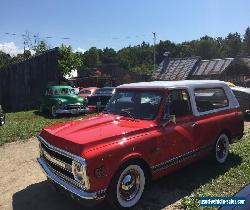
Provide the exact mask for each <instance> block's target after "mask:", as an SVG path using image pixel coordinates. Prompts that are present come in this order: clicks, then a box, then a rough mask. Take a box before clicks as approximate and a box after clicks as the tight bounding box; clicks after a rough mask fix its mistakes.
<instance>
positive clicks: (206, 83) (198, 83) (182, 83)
mask: <svg viewBox="0 0 250 210" xmlns="http://www.w3.org/2000/svg"><path fill="white" fill-rule="evenodd" d="M214 86H217V87H221V86H227V85H226V83H225V82H223V81H219V80H179V81H152V82H137V83H130V84H124V85H120V86H118V87H117V88H173V87H190V88H200V87H214ZM227 87H228V86H227Z"/></svg>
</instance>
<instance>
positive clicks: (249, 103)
mask: <svg viewBox="0 0 250 210" xmlns="http://www.w3.org/2000/svg"><path fill="white" fill-rule="evenodd" d="M231 89H232V90H233V92H234V95H235V97H236V98H237V100H238V102H239V104H240V107H241V111H242V112H244V113H245V114H249V113H250V88H245V87H238V86H236V87H231Z"/></svg>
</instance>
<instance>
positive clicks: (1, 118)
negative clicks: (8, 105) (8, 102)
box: [0, 105, 5, 126]
mask: <svg viewBox="0 0 250 210" xmlns="http://www.w3.org/2000/svg"><path fill="white" fill-rule="evenodd" d="M4 124H5V113H4V111H3V109H2V106H1V105H0V126H2V125H4Z"/></svg>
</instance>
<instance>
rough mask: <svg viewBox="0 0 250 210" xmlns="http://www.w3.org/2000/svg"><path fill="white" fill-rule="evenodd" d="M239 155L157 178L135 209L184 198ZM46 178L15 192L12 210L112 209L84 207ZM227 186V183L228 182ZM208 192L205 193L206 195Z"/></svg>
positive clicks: (156, 207) (157, 206)
mask: <svg viewBox="0 0 250 210" xmlns="http://www.w3.org/2000/svg"><path fill="white" fill-rule="evenodd" d="M241 162H242V159H241V157H240V156H238V155H235V154H230V155H229V157H228V161H227V162H226V164H225V165H216V164H214V163H213V162H212V161H211V160H209V159H203V160H200V161H198V162H196V163H193V164H191V165H189V166H187V167H185V168H183V169H181V170H179V171H176V172H174V173H172V174H170V175H168V176H165V177H163V178H161V179H159V180H158V181H154V182H152V183H151V184H150V186H148V188H147V189H146V191H145V194H144V197H143V199H142V200H141V202H140V204H139V205H138V206H136V207H135V208H133V210H142V209H148V210H149V209H154V210H160V209H162V208H164V207H167V206H169V205H171V204H173V203H175V202H176V201H178V200H180V199H181V198H183V197H185V196H188V195H189V194H190V193H191V192H192V191H194V190H195V189H197V188H199V187H200V186H202V185H204V184H206V183H208V182H209V181H210V180H212V179H214V178H216V177H218V176H220V175H223V174H224V173H225V172H227V171H228V170H229V169H230V168H233V167H236V166H237V165H239V164H241ZM49 186H50V184H49V183H48V182H47V181H44V182H40V183H36V184H32V185H30V186H28V187H27V188H26V189H23V190H21V191H19V192H17V193H15V194H14V195H13V201H12V204H13V210H32V209H36V210H43V209H47V210H52V209H53V210H57V209H58V210H66V209H75V210H78V209H79V210H80V209H81V210H84V209H96V210H105V209H110V207H107V206H106V204H103V205H99V206H95V207H92V208H89V207H84V206H82V205H80V204H78V203H77V202H75V201H74V200H72V199H70V198H69V197H67V196H64V195H62V194H59V193H55V192H54V191H53V190H52V189H51V188H50V187H49ZM225 187H226V186H225ZM204 196H205V195H204Z"/></svg>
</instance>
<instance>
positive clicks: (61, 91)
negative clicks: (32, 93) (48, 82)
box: [45, 88, 75, 96]
mask: <svg viewBox="0 0 250 210" xmlns="http://www.w3.org/2000/svg"><path fill="white" fill-rule="evenodd" d="M69 94H75V90H74V89H73V88H56V89H52V88H49V89H47V91H46V93H45V95H46V96H52V95H69Z"/></svg>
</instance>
